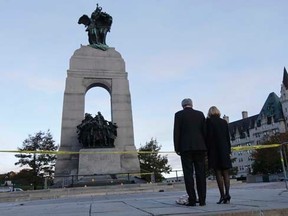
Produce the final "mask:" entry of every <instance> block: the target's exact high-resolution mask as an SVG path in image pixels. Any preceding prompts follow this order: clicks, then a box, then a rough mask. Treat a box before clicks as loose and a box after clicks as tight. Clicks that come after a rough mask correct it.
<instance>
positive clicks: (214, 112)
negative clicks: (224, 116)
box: [208, 106, 221, 117]
mask: <svg viewBox="0 0 288 216" xmlns="http://www.w3.org/2000/svg"><path fill="white" fill-rule="evenodd" d="M211 116H218V117H220V116H221V113H220V111H219V110H218V108H217V107H216V106H212V107H210V109H209V111H208V117H211Z"/></svg>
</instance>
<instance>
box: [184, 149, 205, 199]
mask: <svg viewBox="0 0 288 216" xmlns="http://www.w3.org/2000/svg"><path fill="white" fill-rule="evenodd" d="M180 156H181V163H182V169H183V174H184V181H185V187H186V191H187V193H188V196H189V203H191V204H194V203H196V199H197V198H196V192H195V188H194V176H193V174H194V169H195V176H196V187H197V193H198V197H199V203H200V205H205V200H206V173H205V151H185V152H181V153H180Z"/></svg>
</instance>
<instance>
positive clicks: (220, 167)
mask: <svg viewBox="0 0 288 216" xmlns="http://www.w3.org/2000/svg"><path fill="white" fill-rule="evenodd" d="M220 115H221V114H220V111H219V110H218V109H217V107H215V106H212V107H211V108H210V109H209V111H208V117H207V121H206V123H207V146H208V167H209V168H210V169H213V170H214V171H215V175H216V180H217V185H218V188H219V191H220V200H219V201H218V202H217V204H221V203H230V199H231V196H230V194H229V189H230V177H229V169H230V168H232V162H231V158H230V154H231V143H230V137H229V130H228V123H227V122H226V121H225V120H224V119H221V118H220ZM224 188H225V192H224Z"/></svg>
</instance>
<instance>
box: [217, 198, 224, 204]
mask: <svg viewBox="0 0 288 216" xmlns="http://www.w3.org/2000/svg"><path fill="white" fill-rule="evenodd" d="M224 202H225V197H220V199H219V201H218V202H217V204H221V203H224Z"/></svg>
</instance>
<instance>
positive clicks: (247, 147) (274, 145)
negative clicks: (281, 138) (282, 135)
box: [231, 144, 281, 151]
mask: <svg viewBox="0 0 288 216" xmlns="http://www.w3.org/2000/svg"><path fill="white" fill-rule="evenodd" d="M279 146H281V144H269V145H253V146H236V147H231V150H232V151H247V150H255V149H264V148H276V147H279Z"/></svg>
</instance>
